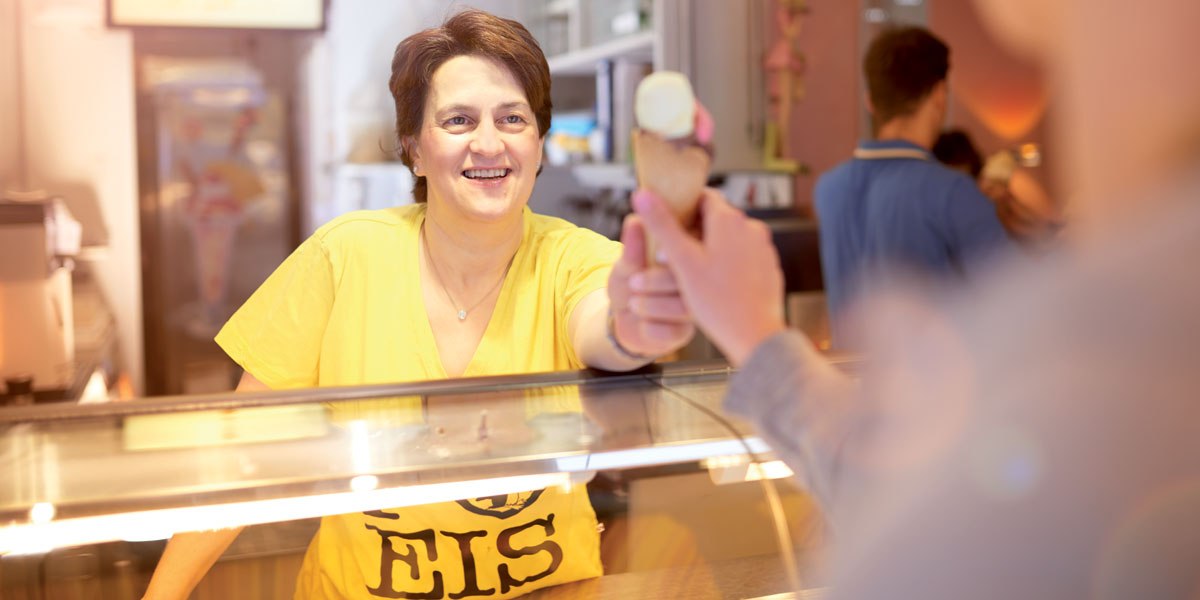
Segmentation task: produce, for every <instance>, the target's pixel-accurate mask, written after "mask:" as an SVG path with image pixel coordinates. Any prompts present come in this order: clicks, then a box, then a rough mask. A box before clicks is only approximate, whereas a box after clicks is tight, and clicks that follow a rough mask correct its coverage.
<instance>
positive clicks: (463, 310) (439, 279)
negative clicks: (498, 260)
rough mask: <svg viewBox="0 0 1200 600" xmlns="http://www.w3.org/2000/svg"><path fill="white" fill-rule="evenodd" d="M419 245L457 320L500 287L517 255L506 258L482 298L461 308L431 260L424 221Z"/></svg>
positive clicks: (461, 319)
mask: <svg viewBox="0 0 1200 600" xmlns="http://www.w3.org/2000/svg"><path fill="white" fill-rule="evenodd" d="M421 245H422V246H424V247H425V257H426V258H428V259H429V265H430V266H432V267H433V276H434V278H435V279H437V283H438V287H440V288H442V293H443V294H445V295H446V299H447V300H449V301H450V306H453V307H454V308H455V309H456V310H458V320H459V321H466V320H467V313H469V312H471V311H473V310H475V309H476V308H479V305H480V304H483V301H484V300H487V299H488V298H489V297H490V296H491V295H492V292H494V291H496V288H498V287H500V284H502V283H504V279H505V278H506V277H508V270H509V268H511V267H512V264H513V259H515V258H516V257H517V254H516V253H515V252H514V253H513V255H512V257H511V258H509V259H508V264H507V265H505V266H504V272H503V273H501V274H500V279H497V280H496V283H495V284H494V285H492V287H491V289H489V290H488V291H487V293H486V294H484V295H483V297H482V298H480V299H479V300H478V301H476V302H475V304H472V305H471V306H470V307H468V308H461V306H462V305H461V304H459V303H458V302H455V301H454V296H451V295H450V289H449V288H447V287H446V282H445V280H443V279H442V272H441V270H440V269H438V266H437V261H435V260H433V253H432V252H430V251H429V239H428V238H426V237H425V224H424V223H422V224H421Z"/></svg>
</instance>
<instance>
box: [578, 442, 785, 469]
mask: <svg viewBox="0 0 1200 600" xmlns="http://www.w3.org/2000/svg"><path fill="white" fill-rule="evenodd" d="M746 446H749V447H750V450H751V451H753V452H754V453H755V454H760V453H763V452H768V451H770V448H768V447H767V444H766V443H765V442H763V441H762V439H760V438H757V437H747V438H746ZM746 446H743V445H742V443H741V442H740V441H738V440H721V441H716V442H703V443H699V444H686V445H679V446H655V447H652V448H635V449H632V450H613V451H610V452H596V453H594V454H580V455H577V456H566V457H563V458H558V459H555V463H556V465H557V469H558V470H559V471H566V472H575V471H585V470H591V471H604V470H609V469H624V468H628V467H644V466H650V465H665V464H675V463H683V462H691V461H695V460H701V459H705V458H709V457H711V456H725V455H744V454H746Z"/></svg>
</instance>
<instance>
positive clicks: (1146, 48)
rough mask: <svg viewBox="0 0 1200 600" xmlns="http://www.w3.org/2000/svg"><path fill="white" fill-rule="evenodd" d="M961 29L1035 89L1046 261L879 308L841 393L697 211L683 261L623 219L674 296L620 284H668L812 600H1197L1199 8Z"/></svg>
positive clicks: (662, 229) (1022, 13) (1168, 3)
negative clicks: (705, 352) (809, 567)
mask: <svg viewBox="0 0 1200 600" xmlns="http://www.w3.org/2000/svg"><path fill="white" fill-rule="evenodd" d="M977 4H978V6H979V9H980V11H981V14H982V15H983V16H984V17H985V22H987V23H988V24H989V26H991V27H992V28H993V29H994V31H995V32H996V33H997V34H998V35H999V36H1000V37H1001V38H1002V39H1004V40H1005V41H1007V42H1010V43H1011V44H1012V45H1013V46H1014V47H1015V48H1018V49H1020V50H1021V51H1022V52H1023V53H1027V54H1029V55H1031V56H1033V57H1035V58H1037V59H1039V60H1040V61H1041V62H1042V64H1043V65H1044V67H1045V69H1046V72H1047V74H1048V76H1049V79H1050V81H1053V82H1056V83H1057V84H1058V88H1059V89H1058V90H1057V92H1058V97H1059V98H1061V105H1060V108H1061V110H1058V111H1056V114H1058V115H1059V116H1060V117H1059V118H1060V119H1061V120H1060V121H1059V122H1058V123H1057V124H1056V125H1057V129H1056V132H1055V135H1056V136H1057V146H1056V147H1058V148H1061V149H1062V150H1063V152H1062V156H1064V157H1066V160H1068V161H1069V162H1068V163H1067V164H1066V165H1065V167H1066V168H1065V169H1064V172H1063V173H1062V177H1063V180H1064V181H1065V182H1066V183H1067V184H1068V185H1069V186H1070V187H1069V189H1070V191H1071V192H1072V195H1073V198H1075V199H1076V200H1074V201H1073V205H1074V207H1075V208H1076V210H1077V216H1078V217H1079V220H1078V221H1073V222H1072V231H1071V235H1070V236H1069V237H1068V238H1067V239H1066V240H1064V244H1063V245H1062V246H1061V247H1060V248H1059V249H1057V250H1056V251H1055V252H1054V253H1053V254H1052V255H1050V256H1049V257H1045V258H1042V259H1040V260H1039V261H1038V262H1037V264H1032V263H1022V262H1018V261H1021V260H1022V259H1021V258H1013V259H1010V260H1011V261H1013V262H1010V263H1008V264H1006V265H1001V266H998V267H997V268H996V270H994V271H992V272H990V273H989V274H988V276H987V280H986V281H985V282H984V283H982V284H981V285H980V286H978V287H972V288H969V289H963V288H959V289H957V290H955V291H953V292H950V293H945V292H944V291H943V292H938V291H936V290H932V291H931V290H929V289H926V288H922V287H921V286H919V285H917V284H915V283H914V284H912V285H910V286H909V287H908V288H906V289H903V290H899V291H897V292H895V293H894V294H892V295H891V296H890V297H888V298H887V299H885V300H883V301H882V302H881V303H880V304H878V305H876V306H875V307H874V309H873V310H872V311H871V313H870V314H871V315H872V320H871V325H872V326H871V327H870V328H869V331H870V332H871V334H872V340H871V344H870V346H869V348H870V352H869V354H868V355H867V364H866V368H865V372H864V374H863V376H862V377H861V379H859V380H851V379H849V378H847V377H846V376H845V375H843V374H842V373H841V372H839V371H838V369H836V368H835V367H834V366H832V365H831V364H830V363H829V361H828V360H827V359H826V358H825V357H823V356H822V355H821V354H819V353H818V352H816V350H815V349H814V347H813V346H812V344H811V343H810V342H809V341H808V340H807V339H805V338H804V337H803V336H802V335H800V334H798V333H796V332H793V331H787V330H786V329H785V327H784V323H783V317H782V315H783V310H782V307H781V306H780V299H781V298H782V289H783V284H782V280H781V277H780V274H779V270H778V267H777V265H778V262H777V257H776V255H775V253H774V251H773V249H772V246H771V243H770V238H769V236H768V234H767V232H766V229H765V227H764V226H763V225H762V224H761V223H758V222H756V221H752V220H748V219H747V218H746V217H745V216H743V215H742V214H741V213H740V212H738V211H736V210H734V209H732V208H730V207H729V205H728V204H726V203H725V202H724V200H723V199H721V198H720V197H719V196H717V195H716V194H715V193H712V194H711V195H710V196H708V197H707V198H706V200H705V204H704V215H703V218H704V232H703V235H704V239H703V241H697V240H694V239H692V238H689V237H686V236H684V235H683V234H682V232H681V231H680V230H679V229H678V227H676V226H675V225H674V223H673V221H671V219H669V218H668V217H667V214H666V213H665V211H664V210H663V207H662V206H661V205H660V204H659V203H658V202H657V200H656V199H655V198H653V197H651V196H647V195H646V194H644V193H639V194H637V195H636V196H635V197H634V204H635V207H636V210H637V213H638V214H639V215H640V218H641V219H642V221H643V224H644V226H645V227H646V228H647V231H649V232H650V233H652V234H654V235H656V236H657V237H658V239H659V240H660V241H661V245H662V251H663V253H664V254H665V258H666V260H667V261H668V263H669V264H670V265H671V268H672V271H673V273H674V276H675V279H674V280H668V281H662V280H659V278H658V277H657V276H653V277H651V276H642V277H639V276H635V277H634V279H633V280H632V283H633V285H634V286H635V288H641V287H647V286H651V285H653V286H655V287H658V288H668V287H671V286H672V285H675V284H676V283H677V285H678V287H679V289H680V290H681V291H682V294H683V297H684V300H685V302H686V303H687V304H688V307H689V309H690V310H691V311H692V313H693V314H694V316H695V318H696V319H697V323H698V325H699V327H700V328H701V329H702V330H703V331H704V332H705V333H706V334H707V335H708V336H709V337H710V339H712V340H713V341H714V342H715V343H716V344H717V345H718V346H719V347H720V348H721V349H722V350H723V351H724V352H725V354H726V356H727V357H728V358H729V359H730V360H731V361H732V362H733V364H735V365H737V366H739V367H740V369H741V370H740V371H739V372H738V373H737V374H736V375H735V376H734V378H733V381H732V382H731V386H730V389H729V392H728V396H727V398H726V400H725V405H726V409H727V410H729V411H730V412H732V413H736V414H740V415H744V416H745V417H747V418H749V419H751V420H752V421H753V422H754V423H755V424H756V426H757V428H758V429H759V431H760V432H761V434H762V435H763V436H764V437H765V438H766V440H767V441H768V443H769V444H770V446H771V447H772V448H773V449H774V450H775V451H776V452H778V453H779V454H780V455H781V456H782V457H784V458H785V459H786V460H787V461H788V462H789V463H791V464H792V465H793V467H794V470H795V472H796V473H797V474H798V477H800V478H801V479H802V481H803V483H804V484H805V485H807V486H808V487H809V488H810V489H812V490H814V491H815V492H816V493H817V495H818V496H819V498H821V499H822V501H823V502H824V504H825V506H826V509H827V514H829V515H830V517H831V519H832V521H833V526H834V530H835V533H836V534H837V538H836V541H835V542H834V544H835V548H834V550H833V552H834V556H833V560H832V565H833V566H832V571H833V573H832V579H833V584H832V586H833V587H832V590H831V593H830V594H829V596H828V597H830V598H855V599H863V598H889V599H892V598H947V599H949V598H955V599H958V598H973V599H978V598H1047V599H1051V598H1053V599H1059V598H1156V599H1163V598H1196V594H1197V591H1198V590H1200V568H1197V566H1198V565H1200V404H1198V403H1197V394H1198V392H1197V390H1200V368H1198V367H1200V358H1198V357H1200V312H1198V311H1197V309H1196V307H1197V306H1200V271H1198V270H1197V269H1196V268H1195V266H1194V260H1195V257H1196V256H1200V70H1198V69H1192V68H1187V67H1186V63H1187V62H1188V61H1190V60H1191V59H1190V58H1189V57H1194V56H1198V55H1200V36H1197V35H1195V32H1194V31H1193V29H1194V26H1195V24H1196V23H1200V3H1197V2H1194V1H1193V0H1148V1H1147V2H1145V3H1142V4H1139V5H1137V6H1136V7H1134V6H1131V5H1129V4H1127V3H1125V2H1118V1H1117V0H1062V1H1056V2H1044V1H1042V0H1020V1H1015V0H1008V1H1002V0H979V1H978V2H977ZM1114 40H1121V43H1114ZM1074 216H1075V215H1073V218H1074ZM755 267H756V268H755Z"/></svg>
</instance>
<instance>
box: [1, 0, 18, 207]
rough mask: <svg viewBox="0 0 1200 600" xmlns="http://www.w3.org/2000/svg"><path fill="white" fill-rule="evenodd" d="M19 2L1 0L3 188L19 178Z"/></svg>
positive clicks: (11, 184)
mask: <svg viewBox="0 0 1200 600" xmlns="http://www.w3.org/2000/svg"><path fill="white" fill-rule="evenodd" d="M16 24H17V5H16V3H15V2H9V1H7V0H5V1H3V2H0V132H2V133H0V191H3V189H4V188H6V187H11V186H13V185H14V184H15V183H16V181H17V179H19V178H20V173H18V171H19V167H18V164H17V163H18V161H19V160H20V158H19V156H18V152H19V149H18V147H17V146H18V142H17V84H16V81H17V47H16V34H17V27H16Z"/></svg>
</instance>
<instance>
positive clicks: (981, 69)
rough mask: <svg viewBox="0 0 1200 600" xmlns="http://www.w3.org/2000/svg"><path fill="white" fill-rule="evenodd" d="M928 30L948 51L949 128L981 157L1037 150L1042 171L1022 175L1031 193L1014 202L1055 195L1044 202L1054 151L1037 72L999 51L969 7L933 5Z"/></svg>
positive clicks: (1038, 201)
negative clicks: (962, 133)
mask: <svg viewBox="0 0 1200 600" xmlns="http://www.w3.org/2000/svg"><path fill="white" fill-rule="evenodd" d="M929 28H930V29H931V30H932V31H933V32H934V33H936V34H937V35H938V36H940V37H941V38H942V39H943V40H945V42H946V44H947V45H948V46H950V49H951V51H950V52H951V53H950V95H951V105H950V116H949V120H950V125H952V126H955V127H960V128H962V129H965V130H966V131H967V133H969V134H970V135H971V137H972V139H974V141H975V144H976V146H978V147H979V150H980V152H981V153H983V154H984V156H987V155H989V154H991V153H993V152H996V151H998V150H1002V149H1005V148H1012V147H1014V146H1017V145H1018V144H1021V143H1025V142H1034V143H1037V144H1039V145H1040V146H1041V147H1042V166H1041V167H1040V168H1037V169H1025V170H1022V178H1021V179H1022V181H1024V182H1025V183H1026V184H1027V185H1031V186H1033V187H1032V188H1031V189H1028V190H1026V191H1024V193H1023V194H1022V193H1019V194H1018V197H1020V198H1021V199H1022V200H1025V201H1027V203H1030V204H1034V205H1041V204H1044V203H1046V202H1049V201H1050V198H1054V197H1055V196H1058V195H1060V194H1053V193H1051V194H1050V195H1049V198H1047V197H1046V192H1045V190H1053V189H1054V188H1055V182H1054V181H1053V179H1052V177H1051V173H1052V172H1053V171H1054V170H1055V169H1054V167H1053V166H1052V165H1053V161H1054V147H1053V144H1052V143H1051V136H1050V128H1049V126H1048V124H1047V121H1048V119H1047V114H1048V111H1049V110H1050V94H1049V90H1048V89H1047V87H1048V86H1047V85H1046V82H1045V81H1044V80H1043V77H1042V73H1041V71H1040V70H1039V69H1038V67H1037V66H1036V65H1034V64H1032V63H1030V62H1028V61H1026V60H1023V59H1021V58H1018V57H1017V56H1015V55H1014V54H1012V53H1011V52H1009V51H1008V49H1007V48H1005V47H1004V46H1002V45H1001V44H1000V43H999V42H998V41H997V40H996V39H995V38H994V37H993V36H992V34H991V32H990V31H989V30H988V28H987V27H986V26H985V24H984V23H983V22H982V21H981V20H980V17H979V14H978V13H977V11H976V9H975V4H974V3H973V2H932V3H931V4H930V7H929ZM1014 191H1016V190H1014ZM1034 208H1037V209H1039V210H1052V209H1050V208H1049V207H1047V206H1034Z"/></svg>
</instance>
